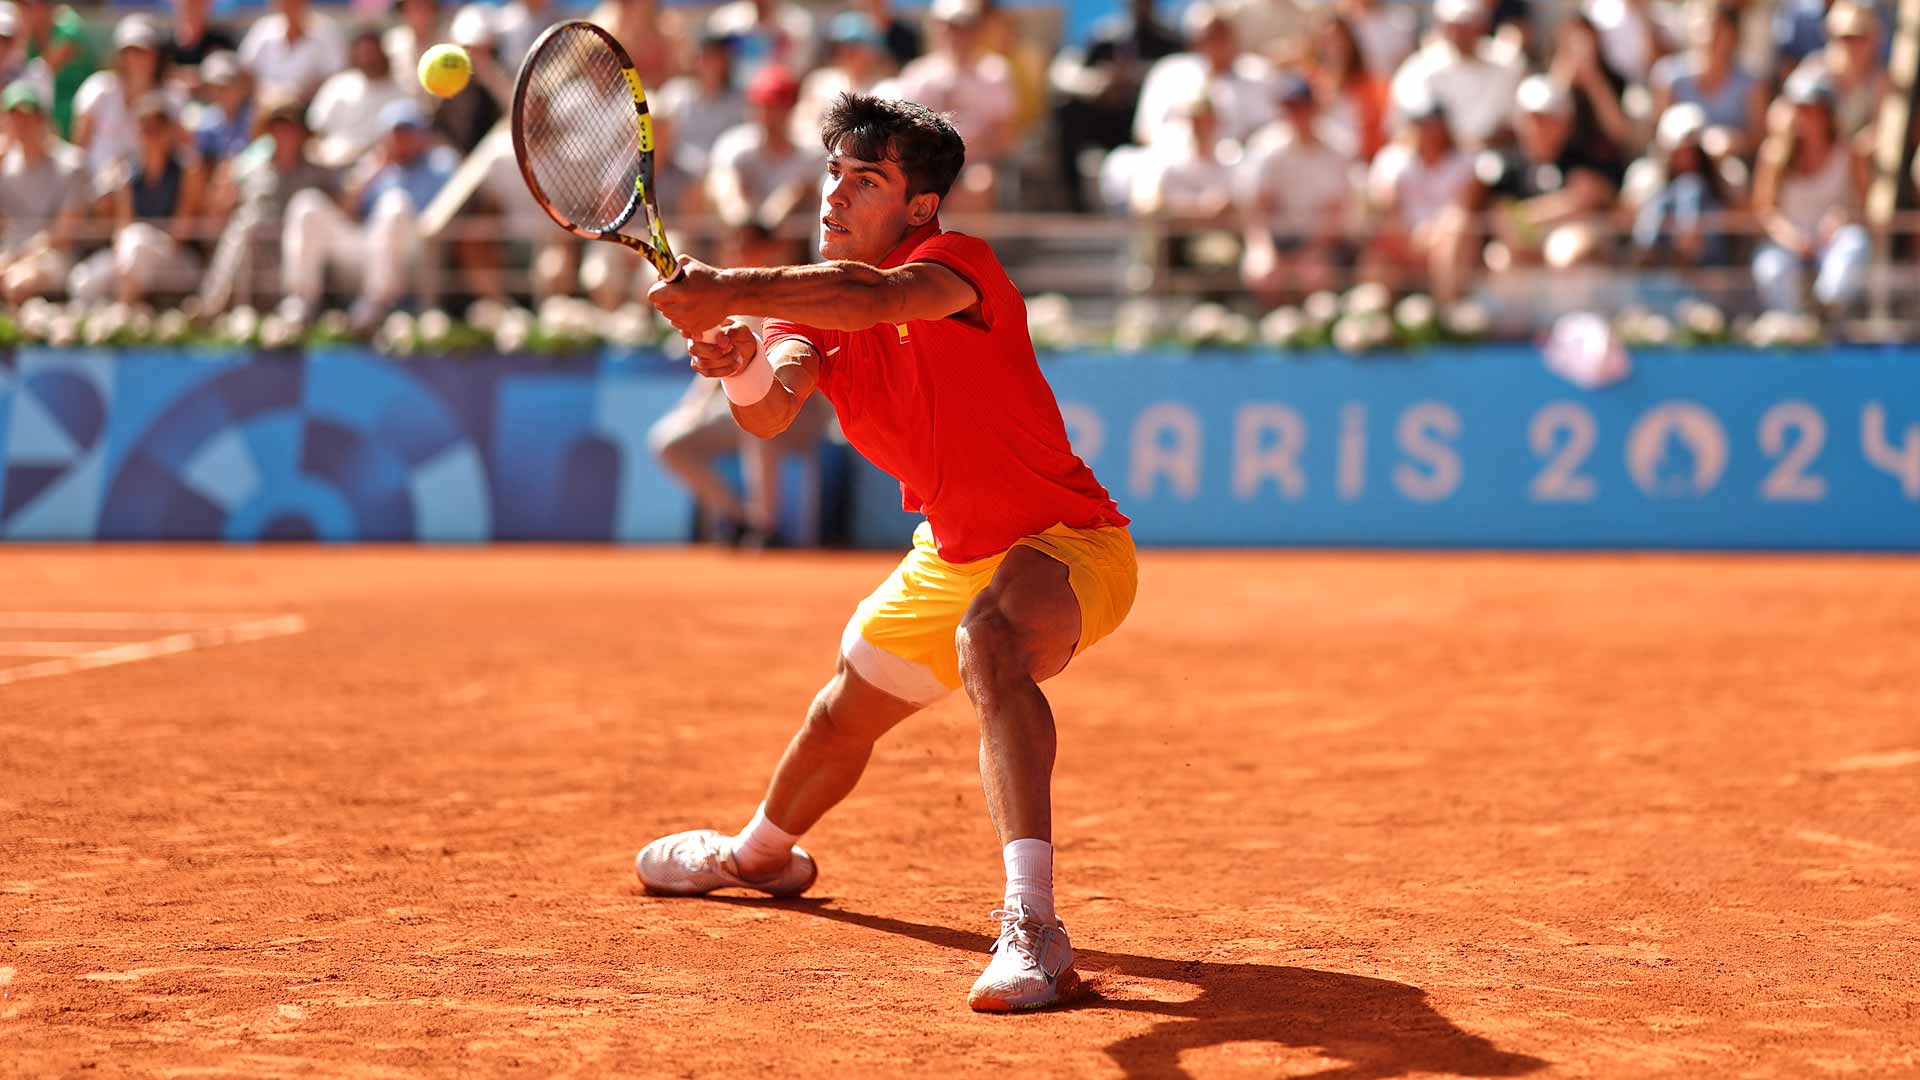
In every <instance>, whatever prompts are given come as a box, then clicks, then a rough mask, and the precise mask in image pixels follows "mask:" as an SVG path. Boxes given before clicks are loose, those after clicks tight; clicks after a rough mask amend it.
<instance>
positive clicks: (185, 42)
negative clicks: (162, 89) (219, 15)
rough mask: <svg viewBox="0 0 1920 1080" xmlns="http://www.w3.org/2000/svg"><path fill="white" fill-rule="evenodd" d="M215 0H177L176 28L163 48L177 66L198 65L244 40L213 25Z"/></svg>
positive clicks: (169, 65)
mask: <svg viewBox="0 0 1920 1080" xmlns="http://www.w3.org/2000/svg"><path fill="white" fill-rule="evenodd" d="M212 11H213V0H173V31H172V33H171V35H170V36H169V38H168V40H167V43H166V45H165V47H164V48H163V49H162V51H163V52H164V53H165V54H166V58H167V66H168V67H170V68H173V69H175V70H178V69H181V68H198V67H199V66H200V65H201V64H202V63H205V62H206V59H207V57H209V56H211V55H213V54H214V53H217V52H232V51H233V50H235V49H238V48H239V47H240V41H239V39H238V38H235V37H234V36H233V35H232V34H230V33H228V32H227V31H226V30H225V29H224V28H222V27H218V26H214V25H212V23H211V21H210V20H209V15H210V14H211V13H212Z"/></svg>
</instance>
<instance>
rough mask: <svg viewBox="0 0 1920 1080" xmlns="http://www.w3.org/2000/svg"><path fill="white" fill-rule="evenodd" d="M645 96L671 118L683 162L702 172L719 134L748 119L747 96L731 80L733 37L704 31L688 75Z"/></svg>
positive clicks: (663, 115)
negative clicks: (652, 100)
mask: <svg viewBox="0 0 1920 1080" xmlns="http://www.w3.org/2000/svg"><path fill="white" fill-rule="evenodd" d="M649 97H651V98H653V99H654V105H653V108H654V112H655V113H656V114H658V115H659V116H662V117H665V118H666V119H667V120H669V121H671V122H672V124H673V128H674V133H675V134H674V139H675V142H676V144H677V145H678V147H679V154H680V159H681V161H682V162H684V163H685V164H686V167H687V168H688V169H689V170H690V171H692V172H694V173H696V174H698V173H704V172H705V171H706V165H707V158H708V156H709V155H710V154H712V153H713V145H714V144H715V143H717V142H719V141H720V136H722V135H725V134H726V133H727V132H729V131H732V130H733V129H734V128H736V127H739V126H740V125H741V124H744V123H746V122H747V95H746V94H745V93H743V92H741V91H740V90H739V89H738V88H736V87H735V85H734V79H733V39H732V38H729V37H727V36H725V35H723V34H714V33H707V34H704V35H703V36H702V37H701V38H700V51H699V52H697V53H695V54H694V58H693V72H692V74H689V75H681V76H679V77H677V78H673V79H669V80H667V83H666V85H665V86H662V87H661V88H660V92H659V93H658V94H651V95H649Z"/></svg>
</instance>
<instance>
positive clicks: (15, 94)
mask: <svg viewBox="0 0 1920 1080" xmlns="http://www.w3.org/2000/svg"><path fill="white" fill-rule="evenodd" d="M0 110H4V112H5V113H6V116H5V122H6V128H7V134H8V139H7V141H6V146H5V149H4V151H0V298H4V299H5V300H6V301H7V302H9V303H13V304H18V303H21V302H22V301H25V300H27V299H28V298H30V297H35V296H47V295H49V294H51V293H53V292H54V291H55V290H57V289H58V288H59V287H60V285H61V283H62V282H64V281H65V280H66V277H67V271H68V270H69V269H70V268H71V266H72V258H71V256H70V255H69V254H68V245H69V244H70V243H71V242H72V239H73V232H74V227H75V225H76V224H77V223H78V221H79V219H80V216H81V214H82V213H84V211H85V210H86V206H87V203H88V201H89V196H90V194H91V191H92V186H91V185H90V184H88V183H87V178H86V177H87V173H86V155H85V154H83V153H81V151H80V148H79V147H76V146H72V145H70V144H68V143H66V142H64V141H62V140H61V139H60V137H59V136H58V135H56V134H54V132H53V128H52V124H51V110H50V108H49V103H48V101H47V98H46V95H45V94H44V93H43V92H42V90H41V89H40V87H39V86H38V85H37V84H35V83H33V82H31V81H28V80H17V81H15V82H13V83H10V84H8V85H7V87H6V89H5V90H0Z"/></svg>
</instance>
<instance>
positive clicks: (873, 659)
mask: <svg viewBox="0 0 1920 1080" xmlns="http://www.w3.org/2000/svg"><path fill="white" fill-rule="evenodd" d="M840 655H841V656H843V657H845V658H846V661H847V666H848V667H850V668H852V669H853V672H854V674H856V675H858V676H860V677H861V678H862V679H865V680H866V681H867V683H868V684H869V685H871V686H872V687H873V688H874V689H875V690H879V691H881V692H882V693H886V694H891V695H893V696H894V697H897V698H899V699H900V700H901V701H904V702H906V703H907V704H909V705H920V706H926V705H931V704H933V703H934V702H936V701H939V700H940V699H941V698H943V697H946V696H947V695H948V694H950V693H952V691H951V690H948V689H947V687H946V684H944V683H942V682H941V681H940V679H939V677H938V676H936V675H935V674H934V673H933V670H932V669H931V668H929V667H927V665H925V664H916V663H914V662H913V661H911V660H907V659H904V658H902V657H898V656H895V655H893V654H892V653H890V652H888V651H887V650H885V649H883V648H881V647H880V646H878V645H875V644H874V643H873V642H871V641H868V640H867V639H866V638H865V637H863V636H861V634H860V616H859V615H858V614H855V615H854V617H853V618H852V619H849V620H848V621H847V629H846V631H845V632H844V633H842V634H841V635H840Z"/></svg>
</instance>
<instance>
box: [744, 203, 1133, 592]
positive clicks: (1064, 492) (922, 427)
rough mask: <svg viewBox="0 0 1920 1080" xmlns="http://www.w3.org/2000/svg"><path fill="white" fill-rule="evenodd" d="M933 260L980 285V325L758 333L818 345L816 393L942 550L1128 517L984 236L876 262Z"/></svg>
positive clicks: (912, 240) (935, 240) (977, 547)
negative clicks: (1049, 374) (1088, 456)
mask: <svg viewBox="0 0 1920 1080" xmlns="http://www.w3.org/2000/svg"><path fill="white" fill-rule="evenodd" d="M910 262H934V263H939V264H940V265H941V266H944V267H946V268H947V269H949V270H951V271H953V272H954V273H956V274H959V275H960V276H961V277H962V278H964V279H966V281H967V282H968V283H969V284H971V285H972V286H973V288H974V291H975V292H977V293H979V294H980V300H981V305H980V317H981V319H982V321H983V322H984V323H985V327H984V328H982V327H981V326H976V325H974V324H972V323H971V322H963V321H962V320H961V319H959V318H958V317H952V318H946V319H937V320H931V321H927V320H918V321H914V322H907V323H899V324H894V323H881V324H879V325H877V326H871V327H868V328H867V329H865V330H822V329H819V328H818V327H813V326H806V325H802V324H800V323H795V322H788V321H785V320H782V319H768V320H767V326H766V343H767V346H768V347H769V348H771V347H772V346H773V345H774V344H775V343H776V342H778V341H781V340H783V339H786V338H804V339H805V340H806V341H807V342H809V343H810V344H812V346H813V347H814V349H815V351H817V352H818V353H819V354H820V358H821V359H820V385H819V389H820V392H821V393H824V394H825V395H827V400H828V401H831V402H833V408H834V411H835V412H836V413H838V414H839V416H840V429H841V430H842V431H844V432H845V433H846V436H847V441H848V442H850V443H852V444H853V446H854V449H856V450H858V451H860V453H862V454H864V455H866V458H867V460H868V461H871V462H873V463H874V464H875V465H876V466H878V467H879V468H881V469H883V470H885V471H886V472H887V473H888V474H890V475H892V476H893V477H895V478H896V479H898V480H899V481H900V505H901V508H902V509H905V510H907V511H909V512H912V513H920V514H925V515H926V516H927V522H928V524H930V525H931V526H932V528H933V539H934V544H935V546H936V549H937V550H938V551H939V553H940V557H941V558H943V559H945V560H947V561H948V562H955V563H964V562H972V561H974V560H975V559H982V558H985V557H987V556H989V555H997V554H999V553H1000V552H1003V551H1006V550H1007V549H1008V548H1010V547H1012V546H1013V543H1014V541H1016V540H1018V539H1020V538H1021V537H1023V536H1031V535H1034V534H1035V533H1041V532H1045V531H1046V530H1048V529H1050V528H1052V527H1053V526H1055V525H1067V526H1070V527H1072V528H1077V529H1084V528H1091V527H1093V526H1097V525H1125V524H1127V519H1126V517H1125V516H1124V515H1122V514H1121V513H1120V509H1119V507H1117V506H1115V505H1114V502H1113V499H1112V498H1111V497H1110V496H1108V494H1107V489H1106V488H1104V487H1101V486H1100V481H1098V480H1096V479H1094V476H1093V470H1091V469H1089V468H1087V466H1086V463H1085V462H1083V461H1081V460H1080V459H1079V458H1078V457H1077V456H1075V455H1074V452H1073V449H1072V447H1071V446H1069V445H1068V443H1067V427H1066V424H1065V423H1064V422H1062V420H1061V419H1060V406H1059V403H1058V402H1056V401H1055V400H1054V397H1053V388H1052V387H1050V386H1048V385H1047V380H1046V377H1045V376H1043V375H1041V374H1040V362H1039V359H1038V358H1037V357H1035V356H1034V353H1033V339H1032V338H1031V337H1029V336H1028V334H1027V304H1026V301H1025V300H1024V299H1022V298H1021V296H1020V290H1019V289H1018V288H1016V287H1015V286H1014V284H1013V281H1012V280H1011V279H1010V278H1008V277H1007V272H1006V270H1004V269H1003V268H1002V267H1001V266H1000V260H998V259H996V258H994V255H993V249H991V248H989V247H988V246H987V244H986V241H984V240H981V239H979V238H977V237H972V236H963V235H961V234H960V233H951V232H942V231H940V225H939V222H938V221H937V220H936V221H933V222H929V223H928V224H927V225H924V226H922V227H921V228H919V229H917V230H915V231H914V232H912V233H910V234H908V236H907V238H906V239H905V240H904V241H902V242H901V244H900V246H899V247H897V248H895V249H894V251H893V254H891V255H889V256H888V257H887V259H886V261H885V262H883V263H881V266H882V268H890V267H895V266H902V265H905V264H907V263H910Z"/></svg>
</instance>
